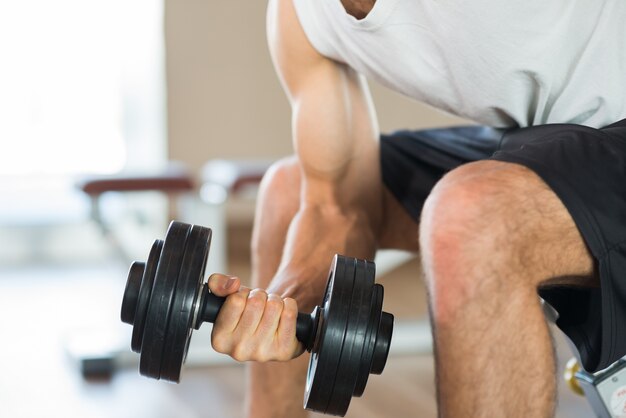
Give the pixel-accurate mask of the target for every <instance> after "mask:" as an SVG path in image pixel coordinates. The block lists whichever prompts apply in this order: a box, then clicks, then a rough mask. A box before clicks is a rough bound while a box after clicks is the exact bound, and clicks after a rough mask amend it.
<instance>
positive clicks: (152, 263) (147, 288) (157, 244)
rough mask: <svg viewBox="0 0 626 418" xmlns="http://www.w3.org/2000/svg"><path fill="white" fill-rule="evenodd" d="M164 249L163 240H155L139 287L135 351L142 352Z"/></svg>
mask: <svg viewBox="0 0 626 418" xmlns="http://www.w3.org/2000/svg"><path fill="white" fill-rule="evenodd" d="M162 249H163V241H161V240H160V239H158V240H156V241H154V244H152V248H151V249H150V255H148V261H147V263H146V267H145V269H144V272H143V278H142V279H141V288H140V289H139V297H138V298H137V309H136V311H135V321H134V323H133V335H132V337H131V340H130V347H131V349H132V350H133V351H134V352H135V353H140V352H141V342H142V340H143V332H144V329H145V325H146V313H147V312H148V305H149V303H150V297H151V295H152V286H153V284H154V276H155V275H156V268H157V264H158V263H159V257H160V256H161V250H162Z"/></svg>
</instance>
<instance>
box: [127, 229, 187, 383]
mask: <svg viewBox="0 0 626 418" xmlns="http://www.w3.org/2000/svg"><path fill="white" fill-rule="evenodd" d="M189 229H190V225H188V224H183V223H180V222H172V223H171V224H170V227H169V228H168V230H167V234H166V236H165V242H164V244H163V250H162V251H161V257H160V258H159V264H158V266H157V271H156V276H155V280H154V285H153V288H152V298H151V299H150V304H149V306H148V312H147V317H146V328H145V330H144V333H143V340H142V344H141V357H140V359H139V373H141V374H142V375H144V376H149V377H152V378H154V379H160V378H161V360H162V358H163V348H164V344H165V336H166V334H167V324H168V319H169V313H170V306H171V304H172V300H173V297H174V290H175V288H176V282H177V281H178V275H179V273H180V267H181V262H182V258H183V254H184V248H185V247H184V246H185V242H186V240H187V234H188V233H189Z"/></svg>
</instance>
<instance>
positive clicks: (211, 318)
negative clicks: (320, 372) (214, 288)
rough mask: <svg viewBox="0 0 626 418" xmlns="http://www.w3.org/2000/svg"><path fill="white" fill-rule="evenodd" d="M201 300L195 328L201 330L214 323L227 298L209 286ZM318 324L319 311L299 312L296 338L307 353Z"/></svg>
mask: <svg viewBox="0 0 626 418" xmlns="http://www.w3.org/2000/svg"><path fill="white" fill-rule="evenodd" d="M200 297H201V299H200V311H199V312H198V318H197V319H196V323H195V324H194V328H195V329H198V328H200V325H201V324H202V323H203V322H211V323H214V322H215V319H216V318H217V315H218V314H219V312H220V309H221V308H222V305H223V304H224V301H225V300H226V298H225V297H221V296H216V295H215V294H213V293H211V292H210V291H209V287H208V285H206V284H205V285H203V286H202V293H201V296H200ZM316 322H317V309H315V310H314V311H313V313H311V314H305V313H302V312H298V319H297V321H296V338H297V339H298V341H300V342H301V343H302V344H303V345H304V348H305V349H306V350H307V351H311V349H312V347H313V341H314V340H315V338H314V337H315V323H316Z"/></svg>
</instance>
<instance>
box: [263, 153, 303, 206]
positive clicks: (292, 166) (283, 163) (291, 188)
mask: <svg viewBox="0 0 626 418" xmlns="http://www.w3.org/2000/svg"><path fill="white" fill-rule="evenodd" d="M299 190H300V165H299V163H298V159H297V158H296V157H295V156H292V157H286V158H283V159H281V160H278V161H276V162H275V163H273V164H272V165H271V166H270V168H269V169H268V170H267V171H266V172H265V174H264V175H263V179H262V180H261V184H260V189H259V199H260V200H263V198H270V197H271V198H275V197H276V196H285V194H286V195H287V196H291V195H294V194H295V196H298V194H299ZM281 200H283V199H281ZM281 203H282V202H281Z"/></svg>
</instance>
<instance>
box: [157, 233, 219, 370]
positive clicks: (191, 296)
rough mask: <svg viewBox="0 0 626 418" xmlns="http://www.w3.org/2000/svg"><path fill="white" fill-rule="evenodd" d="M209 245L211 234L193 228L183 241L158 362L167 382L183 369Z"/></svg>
mask: <svg viewBox="0 0 626 418" xmlns="http://www.w3.org/2000/svg"><path fill="white" fill-rule="evenodd" d="M170 228H182V226H181V224H180V223H173V224H172V225H171V226H170ZM210 245H211V230H210V229H208V228H204V227H202V226H198V225H193V226H192V228H191V231H190V232H189V234H188V235H187V239H186V240H185V247H184V254H183V258H182V263H181V265H180V269H179V272H178V281H177V283H176V292H175V293H174V298H173V300H172V305H171V308H170V317H169V320H168V325H167V332H166V335H165V346H164V348H163V357H162V360H161V379H165V380H168V381H170V382H179V381H180V374H181V369H182V365H183V363H184V361H185V357H186V356H187V350H188V348H189V341H190V340H191V333H192V330H193V327H192V321H193V319H194V316H195V314H196V313H197V312H196V311H197V309H198V305H197V302H199V301H198V300H197V299H198V295H199V294H200V292H199V289H200V287H201V286H202V282H203V279H204V271H205V267H206V261H207V258H208V254H209V247H210Z"/></svg>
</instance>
